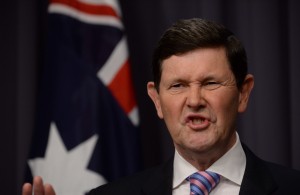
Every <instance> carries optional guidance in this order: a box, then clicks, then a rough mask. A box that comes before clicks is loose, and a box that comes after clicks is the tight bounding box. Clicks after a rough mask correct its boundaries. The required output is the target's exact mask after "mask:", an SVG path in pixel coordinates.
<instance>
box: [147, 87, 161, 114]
mask: <svg viewBox="0 0 300 195" xmlns="http://www.w3.org/2000/svg"><path fill="white" fill-rule="evenodd" d="M147 91H148V95H149V97H150V98H151V100H152V101H153V103H154V105H155V108H156V112H157V115H158V117H159V118H161V119H162V118H163V114H162V111H161V103H160V98H159V94H158V91H157V90H156V88H155V85H154V82H148V83H147Z"/></svg>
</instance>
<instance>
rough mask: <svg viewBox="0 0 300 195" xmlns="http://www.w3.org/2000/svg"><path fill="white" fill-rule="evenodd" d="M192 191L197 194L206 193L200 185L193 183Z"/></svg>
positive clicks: (202, 194)
mask: <svg viewBox="0 0 300 195" xmlns="http://www.w3.org/2000/svg"><path fill="white" fill-rule="evenodd" d="M191 191H192V192H194V193H195V194H197V195H205V194H204V192H203V191H202V190H201V189H200V188H199V186H197V185H195V184H193V183H192V184H191Z"/></svg>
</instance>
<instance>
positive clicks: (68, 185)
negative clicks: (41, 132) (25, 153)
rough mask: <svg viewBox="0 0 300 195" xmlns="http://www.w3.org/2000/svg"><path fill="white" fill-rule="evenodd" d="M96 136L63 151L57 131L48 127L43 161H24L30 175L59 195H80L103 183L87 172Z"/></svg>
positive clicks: (99, 177)
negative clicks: (26, 163) (48, 132)
mask: <svg viewBox="0 0 300 195" xmlns="http://www.w3.org/2000/svg"><path fill="white" fill-rule="evenodd" d="M97 140H98V135H96V134H95V135H93V136H92V137H91V138H89V139H88V140H86V141H84V142H82V143H81V144H79V145H77V146H76V147H75V148H73V149H71V150H69V151H67V149H66V147H65V145H64V143H63V140H62V139H61V137H60V135H59V132H58V130H57V127H56V125H55V124H54V123H51V126H50V134H49V139H48V144H47V148H46V153H45V157H44V158H35V159H30V160H28V164H29V166H30V169H31V172H32V175H34V176H35V175H39V176H41V177H42V178H43V180H44V181H45V183H50V184H52V186H53V187H54V189H55V191H56V194H59V195H70V194H72V195H83V194H85V193H86V192H88V191H89V190H91V189H92V188H94V187H97V186H99V185H102V184H104V183H106V180H105V179H104V177H103V176H102V175H100V174H99V173H97V172H94V171H91V170H88V169H87V166H88V163H89V161H90V158H91V155H92V153H93V151H94V147H95V145H96V143H97Z"/></svg>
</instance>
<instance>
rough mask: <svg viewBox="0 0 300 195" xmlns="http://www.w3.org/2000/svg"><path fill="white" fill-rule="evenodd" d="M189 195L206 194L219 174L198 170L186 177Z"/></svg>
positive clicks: (218, 178)
mask: <svg viewBox="0 0 300 195" xmlns="http://www.w3.org/2000/svg"><path fill="white" fill-rule="evenodd" d="M188 180H189V181H190V187H191V195H207V194H208V193H209V192H210V191H211V190H212V189H213V188H214V187H215V186H216V185H217V184H218V183H219V181H220V175H219V174H217V173H214V172H211V171H199V172H196V173H193V174H192V175H190V176H189V177H188Z"/></svg>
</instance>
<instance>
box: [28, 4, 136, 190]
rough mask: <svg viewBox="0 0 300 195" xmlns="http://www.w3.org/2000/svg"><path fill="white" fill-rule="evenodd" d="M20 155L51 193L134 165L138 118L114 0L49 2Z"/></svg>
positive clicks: (85, 186) (91, 183)
mask: <svg viewBox="0 0 300 195" xmlns="http://www.w3.org/2000/svg"><path fill="white" fill-rule="evenodd" d="M48 19H49V20H48V21H49V23H48V30H47V33H48V34H47V36H48V42H47V47H46V57H45V63H44V68H43V75H42V78H41V85H40V86H41V87H40V93H39V97H38V115H37V123H36V129H35V131H34V135H33V139H32V148H31V153H30V157H29V159H28V167H29V169H28V170H29V171H28V172H29V173H30V174H31V176H35V175H40V176H42V177H43V179H44V182H47V183H51V184H52V185H53V186H54V188H55V191H56V193H57V194H59V195H69V194H72V195H76V194H78V195H83V194H85V193H86V192H88V191H89V190H90V189H91V188H94V187H96V186H99V185H101V184H104V183H107V182H109V181H112V180H114V179H116V178H119V177H122V176H125V175H129V174H132V173H134V172H135V171H137V170H138V169H139V168H140V166H139V164H140V152H139V148H140V147H139V141H138V140H139V139H138V138H139V137H138V136H139V130H138V124H139V118H138V109H137V105H136V101H135V97H134V90H133V86H132V80H131V72H130V64H129V57H128V51H127V41H126V37H125V35H124V26H123V24H122V21H121V12H120V8H119V7H118V4H117V2H115V0H51V1H50V2H49V6H48Z"/></svg>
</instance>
